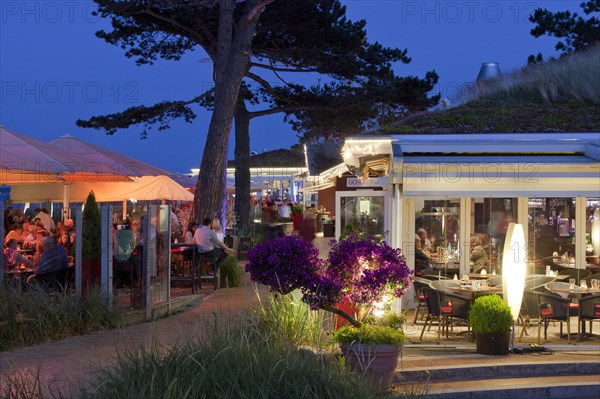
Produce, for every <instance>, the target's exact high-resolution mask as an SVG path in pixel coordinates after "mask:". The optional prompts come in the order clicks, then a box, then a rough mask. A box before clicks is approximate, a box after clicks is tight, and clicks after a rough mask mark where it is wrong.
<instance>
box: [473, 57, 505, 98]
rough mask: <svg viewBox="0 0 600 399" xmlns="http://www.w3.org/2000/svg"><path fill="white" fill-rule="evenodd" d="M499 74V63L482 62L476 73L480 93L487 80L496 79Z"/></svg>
mask: <svg viewBox="0 0 600 399" xmlns="http://www.w3.org/2000/svg"><path fill="white" fill-rule="evenodd" d="M500 74H501V72H500V65H499V64H498V63H497V62H483V63H481V68H480V69H479V75H477V80H476V82H477V86H478V87H479V91H480V92H481V94H484V93H483V91H484V88H485V86H486V84H487V81H488V80H492V79H496V78H497V77H499V76H500Z"/></svg>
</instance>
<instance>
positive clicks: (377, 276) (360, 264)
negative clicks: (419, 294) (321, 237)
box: [246, 233, 411, 327]
mask: <svg viewBox="0 0 600 399" xmlns="http://www.w3.org/2000/svg"><path fill="white" fill-rule="evenodd" d="M248 260H249V262H248V264H247V265H246V271H247V272H249V273H250V278H251V279H252V280H253V281H257V282H259V283H262V284H265V285H268V286H269V287H270V289H271V291H275V292H279V293H282V294H287V293H289V292H291V291H293V290H294V289H299V290H300V291H301V292H302V294H303V297H302V300H303V301H304V302H306V303H308V304H309V305H310V307H311V309H313V310H314V309H323V310H327V311H329V312H332V313H334V314H337V315H339V316H341V317H343V318H345V319H346V320H348V321H349V322H350V323H351V324H352V325H353V326H355V327H359V326H361V322H360V320H356V319H355V318H354V317H352V316H351V315H349V314H347V313H346V312H344V311H342V310H340V309H337V308H336V307H335V305H336V304H338V303H339V302H340V301H342V300H344V299H347V300H350V301H351V302H352V303H353V304H355V305H356V306H359V307H360V308H361V312H360V314H359V316H361V317H362V318H364V317H366V316H368V315H369V314H370V312H371V311H372V310H373V309H374V307H376V306H377V305H379V304H382V303H384V302H389V301H391V300H392V299H394V298H399V297H401V296H402V295H403V294H404V291H405V290H406V288H408V286H409V285H410V279H409V277H410V273H411V271H410V269H409V268H408V266H407V265H406V260H405V258H404V256H403V255H402V251H401V250H400V249H396V248H392V247H390V246H388V245H387V244H386V243H385V242H379V241H377V240H376V239H375V238H359V237H358V236H357V235H355V234H352V233H350V234H349V236H348V238H346V239H345V240H343V241H340V242H334V243H333V245H332V247H331V250H330V252H329V257H328V259H327V261H326V262H325V264H324V265H322V264H321V260H320V259H319V258H318V251H317V250H316V249H315V248H314V247H313V246H312V244H310V243H307V242H303V241H302V240H301V239H300V238H299V237H297V236H291V237H282V238H278V239H275V240H272V241H268V242H266V243H264V244H259V245H257V246H255V247H254V248H253V249H252V250H251V251H250V252H249V253H248Z"/></svg>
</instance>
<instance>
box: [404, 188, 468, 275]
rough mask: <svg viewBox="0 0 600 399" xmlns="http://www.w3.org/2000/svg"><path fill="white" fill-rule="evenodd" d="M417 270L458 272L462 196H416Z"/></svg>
mask: <svg viewBox="0 0 600 399" xmlns="http://www.w3.org/2000/svg"><path fill="white" fill-rule="evenodd" d="M415 209H416V212H415V271H416V272H419V271H421V269H423V268H427V267H431V268H433V269H437V270H443V271H444V273H446V274H452V275H453V274H456V273H458V269H459V266H458V264H459V259H460V251H461V244H460V239H459V236H460V228H461V226H460V199H458V198H456V199H420V198H417V199H416V200H415Z"/></svg>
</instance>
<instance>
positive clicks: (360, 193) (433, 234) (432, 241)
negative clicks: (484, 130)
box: [335, 133, 600, 297]
mask: <svg viewBox="0 0 600 399" xmlns="http://www.w3.org/2000/svg"><path fill="white" fill-rule="evenodd" d="M342 155H343V159H344V165H345V166H346V167H347V169H348V170H349V172H346V173H344V174H343V175H341V176H338V178H337V183H336V192H335V215H336V228H335V231H336V233H335V236H336V237H339V235H340V233H341V232H342V230H343V229H344V227H345V226H346V225H347V224H349V223H352V224H353V225H355V226H357V227H358V228H359V229H360V230H361V231H364V232H366V233H368V234H372V235H373V234H375V235H379V236H381V237H383V238H384V239H385V240H386V241H388V242H389V243H391V245H393V246H394V247H400V248H402V250H403V252H404V254H405V255H406V258H407V262H408V264H409V266H410V267H412V268H413V269H414V267H415V241H417V246H419V247H420V248H421V249H423V250H425V251H426V252H427V254H428V255H429V256H430V258H431V263H432V266H433V267H435V268H438V269H440V270H441V271H443V272H445V273H446V274H450V276H451V275H452V274H457V275H458V276H462V275H463V274H466V273H469V272H472V271H480V270H482V269H487V270H486V271H489V272H490V273H492V272H498V273H500V272H501V264H502V263H501V256H502V246H503V244H504V238H505V235H506V229H507V227H508V223H510V222H515V223H520V224H522V225H523V227H524V229H525V237H526V240H527V243H526V252H527V253H526V259H527V264H528V273H533V272H542V273H543V270H544V269H545V267H546V266H551V267H552V268H555V267H561V266H562V267H565V266H567V267H575V268H578V269H585V268H592V269H593V268H599V269H600V266H599V265H600V261H599V256H600V134H599V133H561V134H531V133H528V134H519V133H505V134H452V135H444V134H418V135H386V136H354V137H349V138H347V139H346V140H345V143H344V146H343V149H342ZM417 232H419V234H420V237H419V236H417ZM417 237H418V238H417ZM477 245H480V246H484V247H487V248H488V255H487V256H486V258H485V259H478V258H477V257H475V256H474V253H473V249H474V247H476V246H477ZM598 271H600V270H598ZM409 297H410V296H409Z"/></svg>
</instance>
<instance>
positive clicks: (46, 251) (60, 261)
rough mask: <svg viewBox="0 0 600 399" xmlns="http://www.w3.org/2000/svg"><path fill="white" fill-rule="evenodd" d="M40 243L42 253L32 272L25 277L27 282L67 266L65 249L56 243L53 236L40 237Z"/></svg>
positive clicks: (64, 268) (65, 268)
mask: <svg viewBox="0 0 600 399" xmlns="http://www.w3.org/2000/svg"><path fill="white" fill-rule="evenodd" d="M41 243H42V245H41V249H42V254H41V256H40V261H39V263H38V266H37V268H35V270H34V274H33V275H31V276H29V278H28V279H27V282H28V283H29V282H31V281H32V280H34V279H36V277H43V276H44V275H47V274H49V273H54V272H60V271H62V270H67V268H68V267H69V261H68V259H67V255H66V254H65V251H64V250H63V249H62V248H61V247H59V246H58V245H56V243H55V242H54V238H52V237H50V236H46V237H44V238H43V239H42V241H41Z"/></svg>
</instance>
